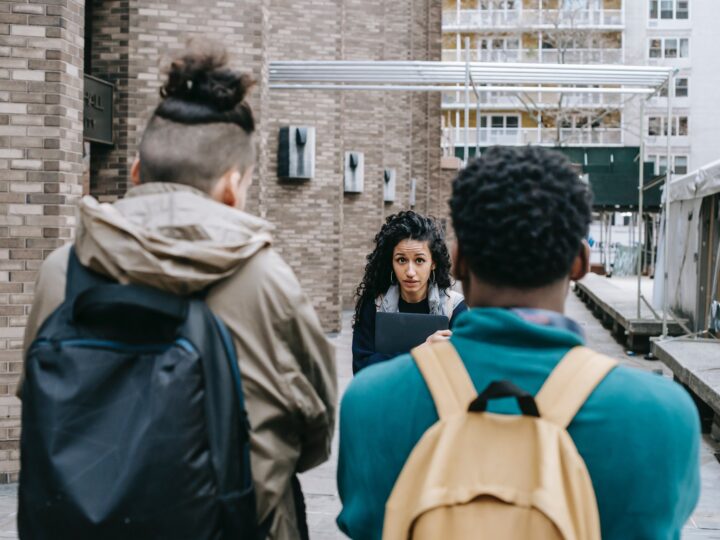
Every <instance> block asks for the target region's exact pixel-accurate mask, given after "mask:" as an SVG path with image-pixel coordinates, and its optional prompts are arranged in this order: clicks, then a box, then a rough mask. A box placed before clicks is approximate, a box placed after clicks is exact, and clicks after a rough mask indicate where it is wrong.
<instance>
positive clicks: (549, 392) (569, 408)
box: [535, 347, 618, 428]
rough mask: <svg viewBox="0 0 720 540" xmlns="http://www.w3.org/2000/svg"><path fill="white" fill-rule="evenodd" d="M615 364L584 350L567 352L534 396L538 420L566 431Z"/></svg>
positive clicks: (574, 349) (588, 350)
mask: <svg viewBox="0 0 720 540" xmlns="http://www.w3.org/2000/svg"><path fill="white" fill-rule="evenodd" d="M617 365H618V363H617V361H616V360H613V359H612V358H608V357H607V356H604V355H602V354H600V353H596V352H595V351H592V350H590V349H588V348H587V347H575V348H573V349H571V350H570V352H568V353H567V354H566V355H565V356H564V357H563V359H562V360H560V363H559V364H558V365H557V366H555V369H554V370H553V372H552V373H551V374H550V376H549V377H548V378H547V380H546V381H545V384H544V385H543V387H542V388H541V389H540V391H539V392H538V394H537V396H535V403H537V406H538V409H539V411H540V416H541V417H542V418H545V419H546V420H550V421H551V422H553V423H555V424H556V425H559V426H562V427H563V428H567V427H568V426H569V425H570V422H572V419H573V418H575V415H576V414H577V413H578V411H579V410H580V408H581V407H582V406H583V405H584V404H585V401H587V399H588V397H590V394H592V392H593V390H595V388H596V387H597V385H598V384H600V382H601V381H602V380H603V379H604V378H605V376H606V375H607V374H608V373H609V372H610V370H612V369H613V368H614V367H615V366H617Z"/></svg>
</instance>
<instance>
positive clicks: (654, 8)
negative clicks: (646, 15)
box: [650, 0, 659, 19]
mask: <svg viewBox="0 0 720 540" xmlns="http://www.w3.org/2000/svg"><path fill="white" fill-rule="evenodd" d="M658 1H659V0H650V18H651V19H657V18H658Z"/></svg>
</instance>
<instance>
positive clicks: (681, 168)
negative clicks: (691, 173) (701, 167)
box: [674, 156, 688, 174]
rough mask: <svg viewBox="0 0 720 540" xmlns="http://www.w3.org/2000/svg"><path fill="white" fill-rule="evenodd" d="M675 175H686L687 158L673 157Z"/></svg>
mask: <svg viewBox="0 0 720 540" xmlns="http://www.w3.org/2000/svg"><path fill="white" fill-rule="evenodd" d="M674 162H675V167H674V168H675V170H674V172H675V174H687V173H688V157H687V156H675V158H674Z"/></svg>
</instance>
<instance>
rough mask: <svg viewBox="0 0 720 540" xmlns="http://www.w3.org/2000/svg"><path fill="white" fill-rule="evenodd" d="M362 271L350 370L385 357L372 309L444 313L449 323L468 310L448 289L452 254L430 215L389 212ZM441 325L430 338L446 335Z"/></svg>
mask: <svg viewBox="0 0 720 540" xmlns="http://www.w3.org/2000/svg"><path fill="white" fill-rule="evenodd" d="M367 261H368V262H367V265H366V266H365V275H364V276H363V279H362V282H361V283H360V285H359V286H358V288H357V293H356V295H357V303H356V305H355V320H354V325H353V342H352V352H353V373H357V372H358V371H360V370H361V369H363V368H365V367H367V366H369V365H372V364H376V363H378V362H382V361H384V360H388V359H390V358H392V356H391V355H387V354H383V353H379V352H376V351H375V314H376V313H377V312H385V313H398V312H399V313H424V314H428V315H444V316H446V317H447V318H448V319H449V320H450V327H451V328H452V326H453V324H454V322H455V319H456V318H457V316H458V315H459V314H460V313H462V312H463V311H465V310H467V306H466V305H465V301H464V299H463V296H462V295H461V294H460V293H457V292H455V291H453V290H452V289H451V286H452V282H451V278H450V255H449V253H448V249H447V246H446V245H445V238H444V235H443V232H442V230H441V229H440V227H439V226H438V224H437V223H436V222H435V220H434V219H432V218H429V217H425V216H422V215H420V214H417V213H415V212H412V211H408V212H400V213H398V214H395V215H392V216H389V217H388V218H387V220H386V221H385V224H384V225H383V226H382V228H381V229H380V232H379V233H378V234H377V236H375V249H374V250H373V252H372V253H370V255H368V257H367ZM450 335H451V332H450V330H440V331H438V332H436V333H435V334H433V335H432V336H430V337H429V338H428V341H435V340H442V339H448V338H449V337H450Z"/></svg>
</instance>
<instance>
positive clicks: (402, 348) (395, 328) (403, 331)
mask: <svg viewBox="0 0 720 540" xmlns="http://www.w3.org/2000/svg"><path fill="white" fill-rule="evenodd" d="M449 324H450V321H449V320H448V318H447V317H445V316H444V315H423V314H422V313H382V312H380V313H376V314H375V352H379V353H383V354H403V353H406V352H409V351H410V349H412V348H414V347H417V346H418V345H421V344H422V343H424V342H425V340H426V339H427V338H428V337H429V336H430V335H432V334H434V333H435V332H437V331H438V330H447V329H448V326H449Z"/></svg>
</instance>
